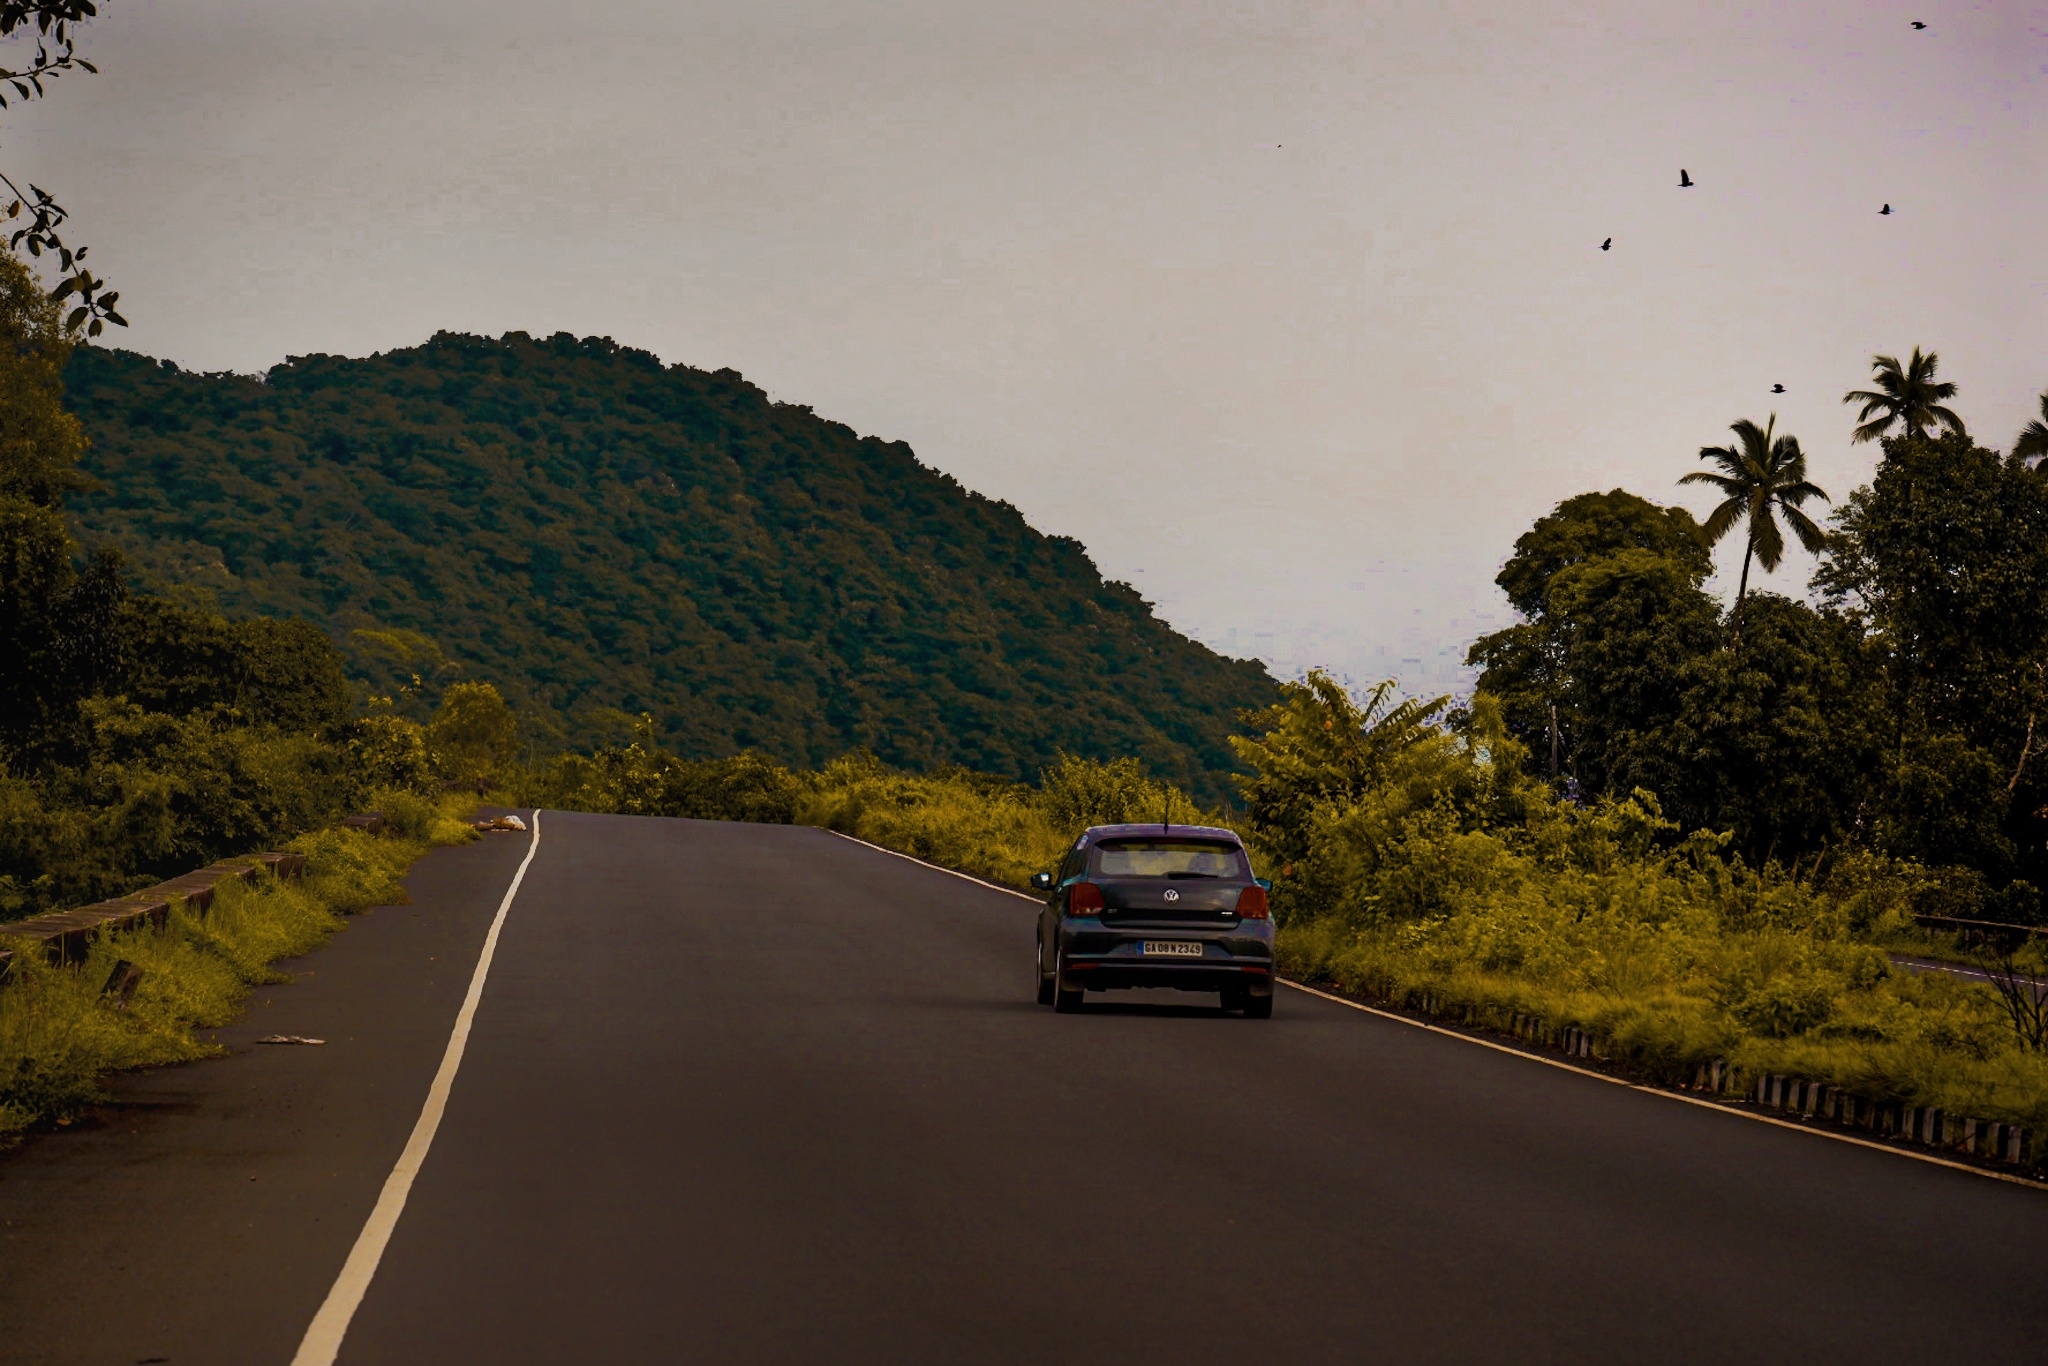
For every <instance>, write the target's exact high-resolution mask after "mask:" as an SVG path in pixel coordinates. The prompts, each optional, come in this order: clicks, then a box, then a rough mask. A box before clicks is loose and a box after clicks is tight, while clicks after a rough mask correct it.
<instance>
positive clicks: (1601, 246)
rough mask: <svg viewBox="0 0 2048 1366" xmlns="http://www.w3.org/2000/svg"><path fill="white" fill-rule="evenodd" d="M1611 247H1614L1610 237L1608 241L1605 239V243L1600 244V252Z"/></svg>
mask: <svg viewBox="0 0 2048 1366" xmlns="http://www.w3.org/2000/svg"><path fill="white" fill-rule="evenodd" d="M1613 245H1614V239H1613V238H1612V237H1610V238H1608V239H1607V240H1606V241H1605V242H1602V243H1601V244H1600V250H1602V251H1605V250H1607V249H1608V248H1609V247H1611V246H1613Z"/></svg>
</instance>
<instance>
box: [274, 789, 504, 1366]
mask: <svg viewBox="0 0 2048 1366" xmlns="http://www.w3.org/2000/svg"><path fill="white" fill-rule="evenodd" d="M539 852H540V812H539V811H537V810H536V811H535V812H534V813H533V842H532V844H531V845H530V846H529V847H528V848H527V850H526V857H525V858H523V859H521V860H520V862H519V871H518V872H516V873H514V874H513V875H512V885H511V886H509V887H507V888H506V889H505V899H504V900H503V901H500V902H499V903H498V914H497V916H496V917H495V918H494V919H493V920H492V921H491V929H490V932H489V933H488V934H486V935H485V936H484V951H483V954H482V955H481V956H480V957H479V958H478V959H477V960H476V971H475V972H474V973H472V974H471V975H470V979H469V994H468V995H467V996H464V997H463V998H462V1009H461V1010H459V1011H457V1012H456V1015H455V1031H454V1032H453V1033H452V1034H450V1035H449V1036H448V1047H447V1049H446V1050H445V1051H443V1053H442V1054H441V1070H440V1071H438V1072H436V1073H434V1084H433V1085H432V1086H429V1087H428V1088H427V1103H426V1104H425V1105H424V1106H422V1107H421V1108H420V1117H419V1120H418V1122H417V1123H415V1124H414V1125H413V1126H412V1137H411V1138H409V1139H407V1140H406V1143H405V1151H404V1152H402V1153H400V1154H399V1155H398V1165H397V1166H395V1167H393V1168H392V1169H391V1175H389V1176H387V1177H385V1178H384V1189H383V1191H382V1192H381V1193H380V1194H379V1195H378V1196H377V1204H376V1207H375V1208H373V1209H372V1210H371V1211H370V1218H369V1221H368V1222H367V1223H365V1224H364V1225H363V1231H362V1232H361V1233H359V1234H357V1235H356V1245H355V1246H354V1247H352V1248H350V1249H349V1254H348V1260H347V1261H346V1262H343V1263H342V1266H341V1274H340V1275H339V1276H337V1277H335V1278H334V1287H333V1289H331V1290H329V1291H328V1292H327V1299H326V1301H325V1302H323V1303H322V1304H321V1306H320V1312H319V1313H317V1314H315V1315H314V1316H313V1322H312V1323H311V1324H310V1325H309V1326H308V1327H307V1329H306V1336H305V1337H304V1338H302V1339H301V1340H300V1342H299V1350H298V1354H297V1355H296V1356H294V1357H293V1358H292V1366H333V1362H334V1359H335V1357H337V1356H338V1355H340V1353H341V1340H342V1338H343V1337H344V1336H345V1335H346V1334H347V1333H348V1325H349V1320H351V1319H353V1318H354V1317H355V1315H356V1309H357V1308H358V1307H360V1306H361V1304H362V1302H363V1295H364V1294H365V1293H366V1292H367V1291H368V1290H369V1288H370V1279H371V1278H372V1277H373V1276H375V1275H376V1274H377V1263H378V1262H379V1261H381V1260H383V1257H384V1248H385V1246H386V1245H387V1244H389V1243H390V1241H391V1232H392V1230H393V1229H395V1228H396V1227H397V1226H398V1216H399V1215H401V1214H403V1213H404V1212H405V1201H406V1197H407V1196H409V1195H411V1194H412V1183H413V1179H414V1178H415V1177H417V1176H418V1175H419V1174H420V1167H421V1165H422V1164H423V1163H425V1162H426V1160H427V1149H429V1148H431V1147H432V1146H433V1145H434V1134H435V1132H436V1131H437V1130H439V1129H440V1127H441V1116H442V1114H443V1113H444V1112H445V1111H446V1110H447V1108H448V1092H449V1091H450V1090H451V1089H452V1088H453V1087H454V1085H455V1071H456V1069H457V1068H459V1067H461V1066H462V1051H463V1049H464V1048H465V1047H467V1046H468V1044H469V1028H470V1023H471V1022H472V1021H473V1020H475V1018H476V1007H477V1002H478V1001H480V1000H482V999H483V994H484V978H485V977H487V976H489V975H490V971H491V958H492V956H493V955H495V954H496V953H497V951H498V931H500V930H501V929H503V928H504V926H505V913H506V912H507V911H509V910H511V909H512V898H513V897H515V896H517V895H518V894H519V884H520V883H522V882H524V881H526V870H527V868H528V867H529V866H531V865H532V863H533V856H534V855H535V854H537V853H539Z"/></svg>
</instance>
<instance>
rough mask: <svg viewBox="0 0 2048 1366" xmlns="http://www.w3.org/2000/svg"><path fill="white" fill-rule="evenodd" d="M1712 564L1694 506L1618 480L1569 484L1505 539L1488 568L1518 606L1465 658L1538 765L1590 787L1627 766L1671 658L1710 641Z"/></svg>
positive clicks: (1715, 638)
mask: <svg viewBox="0 0 2048 1366" xmlns="http://www.w3.org/2000/svg"><path fill="white" fill-rule="evenodd" d="M1712 569H1713V560H1712V558H1711V557H1710V555H1709V554H1708V551H1707V542H1706V537H1705V535H1704V534H1703V533H1702V532H1701V530H1700V525H1699V523H1698V522H1695V521H1694V520H1693V517H1692V514H1691V513H1689V512H1687V511H1686V510H1685V509H1684V508H1676V507H1659V506H1658V505H1657V504H1655V503H1652V502H1650V501H1648V500H1647V499H1643V498H1639V497H1637V496H1636V495H1635V494H1632V493H1628V492H1625V491H1623V490H1621V489H1614V490H1612V491H1610V492H1607V493H1582V494H1579V495H1577V496H1576V497H1572V498H1567V499H1565V500H1564V501H1563V502H1561V503H1559V504H1558V505H1557V507H1556V508H1555V509H1553V510H1552V511H1551V512H1549V513H1548V514H1546V515H1545V516H1543V517H1541V518H1539V519H1538V520H1537V522H1536V524H1535V525H1534V526H1532V527H1531V528H1529V530H1528V531H1527V532H1525V533H1523V535H1522V536H1521V537H1520V538H1519V539H1518V540H1516V542H1515V553H1514V554H1513V555H1512V556H1510V557H1509V558H1508V561H1507V563H1506V564H1505V565H1504V566H1502V568H1501V571H1500V574H1499V576H1498V577H1496V578H1495V579H1494V582H1495V583H1497V584H1499V585H1500V587H1501V590H1502V591H1503V592H1504V593H1506V594H1507V596H1508V600H1509V601H1510V602H1512V603H1513V604H1514V606H1515V609H1516V610H1517V611H1518V612H1520V613H1521V614H1522V616H1523V618H1524V620H1522V621H1521V622H1518V623H1517V624H1515V625H1513V626H1509V627H1507V628H1505V629H1503V630H1500V631H1495V632H1492V633H1491V634H1488V635H1485V636H1481V637H1480V638H1479V639H1478V640H1476V641H1474V642H1473V644H1472V649H1471V652H1470V654H1469V655H1468V656H1467V657H1466V663H1468V664H1473V665H1477V666H1479V667H1480V668H1481V669H1482V670H1483V672H1482V673H1481V675H1480V678H1479V690H1480V691H1481V692H1483V693H1486V694H1487V695H1488V696H1490V697H1493V698H1495V699H1497V700H1498V701H1499V703H1500V708H1501V716H1502V720H1503V723H1504V724H1505V727H1506V729H1507V731H1508V733H1509V734H1510V735H1511V736H1513V737H1514V738H1515V739H1516V740H1517V741H1519V742H1520V743H1521V745H1522V746H1523V747H1525V748H1526V750H1527V751H1528V753H1529V757H1530V759H1531V760H1532V761H1533V764H1534V766H1535V767H1536V768H1537V769H1538V770H1539V771H1542V772H1545V773H1547V774H1548V776H1550V777H1551V778H1553V779H1560V780H1576V782H1577V783H1578V786H1579V788H1580V790H1581V791H1584V792H1587V793H1589V794H1591V793H1598V792H1601V791H1605V790H1607V789H1608V784H1609V783H1610V782H1611V781H1612V780H1614V777H1615V775H1616V774H1617V773H1622V772H1626V773H1628V774H1630V775H1632V777H1633V775H1637V774H1638V772H1639V767H1640V766H1639V765H1637V764H1636V763H1635V761H1634V758H1633V757H1632V756H1633V754H1634V749H1633V742H1632V741H1631V740H1630V739H1629V737H1630V736H1633V735H1636V734H1638V733H1642V732H1644V731H1645V730H1646V729H1654V728H1655V727H1657V726H1659V725H1661V724H1663V719H1664V710H1665V709H1667V708H1668V706H1669V704H1670V702H1671V700H1672V699H1673V698H1674V697H1675V696H1676V690H1677V686H1678V675H1677V670H1678V669H1679V668H1680V667H1681V666H1682V665H1683V664H1684V662H1685V661H1686V660H1689V659H1691V658H1693V657H1694V656H1695V655H1697V654H1699V653H1700V652H1702V651H1711V650H1713V649H1714V648H1715V646H1716V645H1718V644H1719V641H1720V637H1721V630H1720V625H1719V613H1718V611H1717V610H1716V608H1715V606H1714V602H1713V599H1712V598H1710V597H1708V596H1707V595H1706V594H1705V593H1703V592H1701V591H1700V587H1699V585H1700V582H1701V581H1702V580H1703V579H1705V578H1706V576H1707V575H1708V574H1709V573H1710V572H1711V571H1712ZM1621 790H1622V791H1624V792H1625V791H1627V790H1628V789H1627V787H1626V786H1623V787H1622V789H1621Z"/></svg>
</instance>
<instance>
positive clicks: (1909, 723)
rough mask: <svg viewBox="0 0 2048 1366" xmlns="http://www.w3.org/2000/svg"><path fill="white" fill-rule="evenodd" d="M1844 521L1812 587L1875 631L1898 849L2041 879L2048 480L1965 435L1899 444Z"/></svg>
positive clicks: (1884, 819) (1882, 812)
mask: <svg viewBox="0 0 2048 1366" xmlns="http://www.w3.org/2000/svg"><path fill="white" fill-rule="evenodd" d="M1834 526H1835V530H1834V534H1833V535H1832V536H1831V538H1830V546H1829V555H1828V558H1827V560H1826V561H1825V562H1824V563H1823V565H1822V567H1821V570H1820V572H1819V573H1818V574H1817V575H1816V576H1815V586H1816V587H1817V588H1819V589H1821V590H1822V591H1823V592H1825V593H1826V594H1828V596H1829V597H1830V599H1831V600H1832V601H1834V602H1836V603H1839V604H1841V605H1842V607H1843V608H1844V609H1846V610H1848V611H1850V612H1852V613H1853V614H1854V615H1855V616H1856V618H1857V619H1858V620H1860V621H1861V622H1862V623H1863V624H1864V625H1865V626H1866V627H1867V629H1868V630H1869V632H1870V637H1871V644H1872V654H1873V658H1874V660H1875V662H1876V665H1877V667H1878V669H1879V670H1881V676H1882V678H1883V680H1884V683H1885V685H1886V687H1887V689H1888V692H1889V695H1890V700H1891V710H1892V718H1891V719H1892V725H1893V727H1894V733H1895V736H1896V739H1895V741H1894V746H1895V747H1894V753H1895V755H1896V759H1895V764H1894V767H1893V769H1892V771H1891V772H1890V773H1889V774H1888V775H1886V780H1885V781H1883V782H1882V784H1881V785H1878V792H1879V797H1880V801H1879V803H1878V810H1877V811H1876V813H1875V815H1876V816H1877V818H1878V820H1879V822H1880V827H1879V828H1880V831H1881V833H1882V837H1883V839H1884V840H1885V841H1886V845H1887V847H1889V848H1891V849H1893V850H1894V851H1896V852H1899V853H1903V854H1909V855H1912V856H1914V857H1918V858H1922V859H1926V860H1930V861H1957V862H1966V863H1970V864H1973V865H1975V866H1977V867H1979V868H1981V869H1983V870H1984V871H1986V872H1988V873H1992V874H1994V875H2000V876H2010V875H2011V874H2012V873H2014V872H2017V873H2019V874H2021V875H2023V876H2026V877H2029V878H2030V879H2032V880H2034V881H2036V882H2039V881H2041V880H2043V878H2042V873H2043V869H2044V867H2048V816H2044V808H2048V773H2044V772H2043V770H2042V768H2041V766H2040V765H2039V763H2038V762H2037V755H2038V751H2039V748H2040V743H2041V740H2040V738H2037V737H2040V736H2041V735H2042V728H2041V726H2040V724H2039V723H2040V719H2041V718H2040V712H2041V708H2042V705H2043V702H2044V701H2048V480H2043V479H2042V478H2041V476H2040V475H2039V474H2038V473H2036V472H2035V471H2032V470H2030V469H2028V468H2027V467H2026V465H2025V464H2024V462H2023V461H2020V460H2016V459H2011V458H2007V457H2002V456H2000V455H1999V454H1998V453H1997V452H1995V451H1989V450H1986V449H1984V448H1982V447H1980V446H1976V445H1974V444H1973V443H1971V441H1970V440H1969V438H1968V437H1966V436H1963V435H1961V434H1960V433H1947V434H1944V435H1942V436H1940V437H1938V438H1927V437H1921V436H1905V437H1893V438H1890V439H1887V440H1886V441H1885V443H1884V459H1883V460H1882V461H1881V462H1880V464H1879V465H1878V469H1877V474H1876V477H1875V478H1874V479H1872V481H1871V483H1870V485H1869V487H1867V488H1865V489H1859V490H1858V491H1857V493H1856V494H1855V495H1854V496H1853V497H1851V498H1850V500H1849V502H1848V504H1847V505H1846V506H1845V507H1844V508H1843V509H1842V510H1841V512H1840V513H1839V514H1838V515H1837V516H1836V518H1835V519H1834Z"/></svg>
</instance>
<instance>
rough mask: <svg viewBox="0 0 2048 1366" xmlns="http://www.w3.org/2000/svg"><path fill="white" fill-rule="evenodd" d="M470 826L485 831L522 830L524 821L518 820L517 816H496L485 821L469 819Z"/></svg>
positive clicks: (524, 825) (524, 827) (524, 824)
mask: <svg viewBox="0 0 2048 1366" xmlns="http://www.w3.org/2000/svg"><path fill="white" fill-rule="evenodd" d="M470 826H471V828H472V829H476V830H482V831H485V832H486V833H488V832H490V831H494V830H518V831H524V830H525V829H526V822H525V821H523V820H520V819H519V817H517V816H498V817H496V818H495V819H492V820H487V821H471V822H470Z"/></svg>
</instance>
